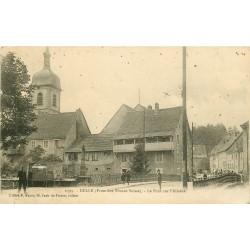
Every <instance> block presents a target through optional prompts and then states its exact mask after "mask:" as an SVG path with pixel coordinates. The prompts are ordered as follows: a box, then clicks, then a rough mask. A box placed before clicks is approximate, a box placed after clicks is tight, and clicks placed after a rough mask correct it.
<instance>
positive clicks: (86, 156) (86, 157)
mask: <svg viewBox="0 0 250 250" xmlns="http://www.w3.org/2000/svg"><path fill="white" fill-rule="evenodd" d="M85 161H89V153H85Z"/></svg>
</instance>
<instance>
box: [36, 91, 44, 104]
mask: <svg viewBox="0 0 250 250" xmlns="http://www.w3.org/2000/svg"><path fill="white" fill-rule="evenodd" d="M37 105H43V94H42V93H38V95H37Z"/></svg>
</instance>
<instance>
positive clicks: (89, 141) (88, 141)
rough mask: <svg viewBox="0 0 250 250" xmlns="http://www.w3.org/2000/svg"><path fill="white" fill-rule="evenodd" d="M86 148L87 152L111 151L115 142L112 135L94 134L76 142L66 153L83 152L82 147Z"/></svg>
mask: <svg viewBox="0 0 250 250" xmlns="http://www.w3.org/2000/svg"><path fill="white" fill-rule="evenodd" d="M83 145H84V147H85V151H86V152H97V151H110V150H113V142H112V136H111V135H104V134H92V135H89V136H86V137H85V138H82V139H79V140H76V141H75V142H74V143H73V144H72V145H71V146H70V147H69V148H68V149H67V150H66V152H68V153H69V152H75V153H77V152H78V153H80V152H82V147H83Z"/></svg>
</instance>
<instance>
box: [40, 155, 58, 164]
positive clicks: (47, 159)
mask: <svg viewBox="0 0 250 250" xmlns="http://www.w3.org/2000/svg"><path fill="white" fill-rule="evenodd" d="M51 162H62V159H61V158H60V157H59V156H57V155H54V154H49V155H45V156H43V157H42V158H41V160H40V163H41V164H46V163H51Z"/></svg>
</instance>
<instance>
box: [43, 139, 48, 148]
mask: <svg viewBox="0 0 250 250" xmlns="http://www.w3.org/2000/svg"><path fill="white" fill-rule="evenodd" d="M43 147H44V148H48V147H49V141H48V140H44V141H43Z"/></svg>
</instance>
